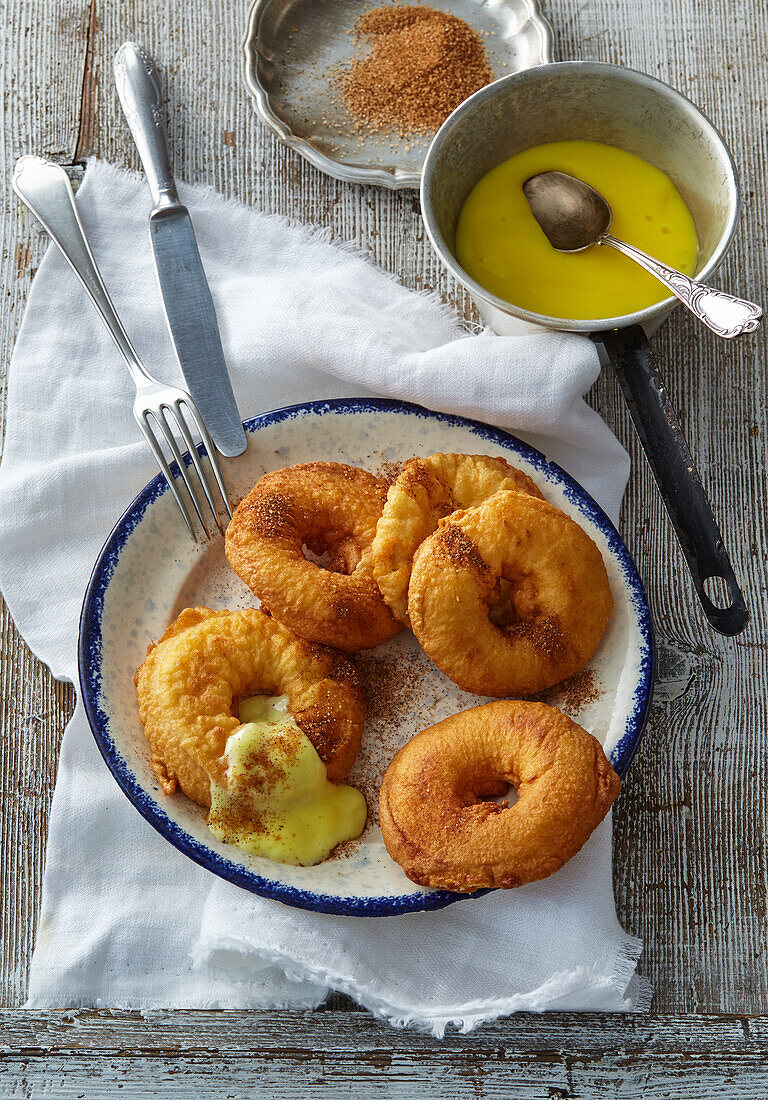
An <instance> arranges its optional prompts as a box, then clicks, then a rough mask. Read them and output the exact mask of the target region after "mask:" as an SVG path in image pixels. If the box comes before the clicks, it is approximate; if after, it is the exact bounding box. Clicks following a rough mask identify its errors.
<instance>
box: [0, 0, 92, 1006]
mask: <svg viewBox="0 0 768 1100" xmlns="http://www.w3.org/2000/svg"><path fill="white" fill-rule="evenodd" d="M83 41H84V25H83V19H82V6H81V4H80V2H79V0H9V2H8V3H7V4H6V5H4V8H3V17H2V23H1V25H0V45H1V47H2V73H3V83H4V98H3V110H2V112H0V150H1V151H2V152H1V154H0V155H1V156H2V175H3V178H4V179H5V181H6V187H4V189H3V195H2V198H1V199H0V216H1V217H2V241H1V242H0V286H2V287H3V294H2V296H0V349H1V350H0V440H1V439H2V437H3V432H4V417H5V383H6V372H7V367H8V360H9V358H10V352H11V348H12V347H13V342H14V339H15V336H16V332H17V331H18V327H19V324H20V323H21V317H22V313H23V307H24V302H25V300H26V296H27V293H28V291H29V286H30V282H31V280H32V276H33V274H34V272H35V270H36V269H37V266H38V264H39V262H40V259H41V257H42V254H43V251H44V249H45V245H46V242H45V241H44V239H43V236H42V234H40V233H39V232H38V231H37V229H36V228H34V227H33V226H32V225H31V224H30V223H31V219H30V218H28V217H27V215H26V214H25V212H24V211H23V210H22V208H21V206H20V204H19V202H18V201H17V200H16V197H15V196H14V195H13V194H12V193H11V191H10V188H9V187H8V186H7V181H8V180H9V178H10V175H11V172H12V169H13V164H14V161H15V159H16V158H17V157H18V156H20V155H21V154H23V153H42V154H45V155H48V156H52V157H54V158H56V159H57V160H62V161H66V160H71V158H72V156H73V154H74V151H75V138H76V134H77V128H78V98H77V95H76V94H75V93H76V91H77V89H78V88H79V85H80V81H81V71H82V65H83V57H84V50H83ZM3 522H8V518H7V517H3ZM73 706H74V696H73V692H72V690H71V688H69V687H68V686H66V685H64V684H58V683H56V681H54V680H53V679H52V677H51V676H50V674H49V672H48V670H47V668H45V666H44V665H42V664H40V662H39V661H37V660H36V659H35V658H34V657H33V656H32V654H31V653H30V652H29V650H28V649H27V647H26V646H25V645H24V643H23V642H22V641H21V639H20V638H19V636H18V633H17V632H16V630H15V628H14V626H13V624H12V622H11V619H10V616H9V614H8V610H7V608H6V606H5V604H4V603H3V601H2V599H1V598H0V802H2V818H1V820H0V896H2V898H3V899H4V901H3V904H2V905H1V906H0V1004H18V1003H19V1002H20V1000H22V999H23V997H24V994H25V990H26V984H27V968H28V961H29V956H30V954H31V951H32V944H33V942H34V930H35V923H36V918H37V907H38V903H39V894H40V882H41V878H42V867H43V854H44V850H45V835H46V831H47V823H48V811H49V808H50V802H51V796H52V794H53V780H54V775H55V771H56V760H57V758H58V750H59V744H60V738H61V734H62V731H63V728H64V725H65V723H66V720H67V718H68V716H69V714H70V713H71V711H72V708H73Z"/></svg>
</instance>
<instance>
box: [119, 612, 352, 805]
mask: <svg viewBox="0 0 768 1100" xmlns="http://www.w3.org/2000/svg"><path fill="white" fill-rule="evenodd" d="M136 694H137V696H138V700H139V718H140V719H141V722H142V725H143V726H144V732H145V733H146V735H147V738H148V739H149V743H150V746H151V748H152V767H153V770H154V771H155V774H156V775H157V776H158V778H159V779H160V782H161V783H162V785H163V789H164V790H165V792H166V794H173V792H174V791H175V790H176V788H177V786H178V787H181V789H182V791H183V792H184V794H185V795H187V797H188V798H191V799H192V801H193V802H197V803H198V804H199V805H201V806H210V804H211V794H210V781H211V779H213V780H215V781H216V782H217V783H218V784H220V785H221V786H226V784H227V760H226V757H225V755H224V750H225V747H226V743H227V738H228V737H229V735H230V734H231V733H232V732H233V731H234V730H236V729H238V728H239V726H240V725H241V722H240V719H239V718H238V717H237V706H238V704H239V703H240V702H241V701H242V700H243V699H245V698H248V697H249V696H252V695H260V694H264V695H287V696H288V710H289V712H290V714H291V715H292V717H293V719H294V721H295V722H296V724H297V725H298V726H299V727H300V728H301V730H302V731H303V732H304V733H305V734H306V735H307V737H308V738H309V740H310V741H311V742H312V744H313V745H314V747H315V749H316V750H317V753H318V755H319V756H320V758H321V760H322V761H323V763H324V764H325V766H326V768H327V769H328V778H329V779H330V780H332V781H333V782H338V781H339V780H340V779H343V778H344V776H345V775H346V774H347V772H348V771H349V769H350V768H351V767H352V764H353V762H354V759H355V757H356V756H357V754H358V752H359V751H360V742H361V738H362V732H363V722H364V719H365V702H364V699H363V692H362V688H361V686H360V682H359V679H358V676H357V672H356V670H355V669H354V667H353V666H352V664H351V663H350V662H349V661H348V660H347V659H346V658H345V657H342V656H341V655H340V654H338V653H334V652H333V651H332V650H330V649H326V648H324V647H322V646H318V645H312V644H310V643H309V642H305V641H302V640H301V639H300V638H296V637H294V636H293V635H292V634H291V632H290V631H289V630H287V629H286V628H285V627H284V626H282V625H281V624H280V623H278V622H277V621H276V620H275V619H271V618H270V617H269V616H268V615H266V614H265V613H264V612H263V611H260V610H258V609H256V608H249V609H247V610H245V611H211V610H210V609H209V608H207V607H191V608H187V609H186V610H185V611H182V613H181V614H180V615H179V617H178V619H176V621H175V622H174V623H172V624H171V625H170V626H169V627H168V629H167V630H166V632H165V634H164V635H163V637H162V638H161V639H160V641H159V642H158V643H157V645H150V647H149V649H148V650H147V656H146V658H145V660H144V663H143V664H142V665H141V667H140V668H139V670H138V672H137V673H136Z"/></svg>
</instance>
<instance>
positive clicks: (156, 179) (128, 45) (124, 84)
mask: <svg viewBox="0 0 768 1100" xmlns="http://www.w3.org/2000/svg"><path fill="white" fill-rule="evenodd" d="M114 69H115V84H116V85H117V94H118V96H119V97H120V103H121V105H122V108H123V111H124V113H125V117H126V119H127V120H128V125H129V127H130V130H131V133H132V134H133V140H134V141H135V142H136V148H137V149H138V150H139V156H140V157H141V163H142V164H143V166H144V172H145V173H146V176H147V182H148V183H149V189H150V191H151V192H152V198H153V200H154V202H155V207H156V208H159V207H168V206H178V205H180V204H179V197H178V195H177V194H176V184H175V183H174V180H173V172H172V171H171V154H170V150H169V148H168V134H167V133H166V129H165V109H164V106H163V90H162V85H161V84H160V74H159V73H158V71H157V66H156V65H155V63H154V61H153V60H152V58H151V57H150V56H149V54H147V53H145V52H144V50H142V48H141V47H140V46H137V45H136V43H135V42H124V43H123V45H122V46H121V47H120V49H119V50H118V51H117V53H116V54H115V62H114Z"/></svg>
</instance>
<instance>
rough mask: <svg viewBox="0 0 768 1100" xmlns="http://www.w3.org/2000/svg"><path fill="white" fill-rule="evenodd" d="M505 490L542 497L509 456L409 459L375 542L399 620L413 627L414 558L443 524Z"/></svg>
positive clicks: (381, 579) (379, 569)
mask: <svg viewBox="0 0 768 1100" xmlns="http://www.w3.org/2000/svg"><path fill="white" fill-rule="evenodd" d="M501 490H511V491H514V492H518V493H526V494H528V495H529V496H534V497H541V493H540V491H539V489H538V488H537V486H536V485H535V483H534V482H533V481H532V480H531V479H530V478H529V477H528V475H527V474H525V473H523V471H522V470H518V469H517V467H515V466H511V465H510V464H509V463H508V462H507V461H506V459H503V458H501V457H493V456H491V455H466V454H433V455H430V456H429V457H428V458H409V459H408V460H407V462H404V463H403V466H402V469H401V470H400V474H399V476H398V477H397V479H396V480H395V482H394V483H393V484H392V485H391V486H390V488H389V492H388V493H387V501H386V504H385V505H384V510H383V512H382V514H381V518H380V519H379V522H378V524H377V527H376V537H375V539H374V540H373V546H372V555H373V575H374V576H375V578H376V583H377V584H378V586H379V588H380V590H381V594H382V596H383V597H384V600H385V602H386V604H387V606H388V607H389V608H390V610H391V611H392V614H393V615H394V616H395V618H396V619H397V620H398V621H399V622H401V623H405V624H406V625H407V626H410V620H409V618H408V585H409V583H410V579H411V568H412V565H413V556H414V554H415V553H416V551H417V550H418V548H419V546H420V545H421V543H422V542H423V541H424V539H426V538H428V537H429V535H431V534H432V532H433V531H435V530H436V529H437V525H438V522H439V521H440V520H441V519H443V518H444V517H445V516H449V515H450V514H451V513H452V512H455V511H457V510H458V509H464V508H475V507H477V506H478V505H479V504H482V503H483V501H485V500H487V499H488V497H490V496H493V494H494V493H496V492H499V491H501Z"/></svg>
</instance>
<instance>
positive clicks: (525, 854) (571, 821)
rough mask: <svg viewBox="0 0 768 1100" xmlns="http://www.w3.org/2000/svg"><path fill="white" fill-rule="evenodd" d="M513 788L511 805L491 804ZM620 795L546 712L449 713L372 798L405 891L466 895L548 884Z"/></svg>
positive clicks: (591, 753)
mask: <svg viewBox="0 0 768 1100" xmlns="http://www.w3.org/2000/svg"><path fill="white" fill-rule="evenodd" d="M508 785H511V786H512V787H514V788H515V790H516V791H517V801H516V802H515V803H514V805H509V803H508V802H507V801H503V802H496V801H491V800H490V796H492V795H498V794H500V793H502V790H506V789H507V786H508ZM620 789H621V782H620V780H619V777H618V776H617V775H616V773H615V771H614V770H613V768H612V767H611V765H610V763H609V761H608V760H607V758H606V756H605V753H604V752H603V749H602V747H601V745H600V742H599V741H597V739H596V738H594V737H593V736H592V735H591V734H590V733H587V731H586V730H584V729H582V728H581V726H579V725H577V724H576V723H575V722H573V721H572V720H571V719H570V718H568V717H566V715H564V714H562V713H561V712H560V711H559V710H556V709H555V708H554V707H549V706H546V705H545V704H544V703H533V702H519V701H514V700H504V701H499V702H495V703H486V704H485V705H484V706H481V707H474V708H473V709H471V710H466V711H463V712H462V713H460V714H454V715H452V716H451V717H450V718H446V719H444V720H443V721H442V722H438V723H437V725H435V726H431V727H430V728H429V729H426V730H423V731H422V732H421V733H418V734H417V735H416V736H415V737H413V738H412V739H411V740H410V741H409V742H408V743H407V744H406V745H405V746H404V747H403V748H402V749H400V751H399V752H398V753H397V755H396V756H395V757H394V759H393V760H392V762H391V763H390V765H389V767H388V768H387V771H386V773H385V775H384V780H383V782H382V785H381V791H380V793H379V820H380V822H381V831H382V834H383V836H384V844H385V845H386V848H387V851H388V852H389V854H390V856H391V857H392V859H394V860H395V862H396V863H399V864H400V866H401V867H402V868H403V870H404V871H405V873H406V875H407V876H408V878H409V879H411V880H412V881H413V882H416V883H418V884H419V885H421V886H432V887H438V888H440V889H443V890H455V891H459V892H471V891H473V890H478V889H482V888H484V887H491V888H493V887H501V888H509V887H513V886H523V885H525V884H526V883H529V882H536V881H537V880H538V879H542V878H546V877H547V876H549V875H551V874H554V872H555V871H557V870H559V869H560V868H561V867H562V866H563V864H564V863H566V862H567V861H568V860H569V859H570V858H571V857H572V856H574V855H575V854H576V852H578V851H579V849H580V848H581V847H582V846H583V845H584V843H585V842H586V841H587V840H588V838H589V836H590V835H591V833H592V832H593V831H594V829H595V828H596V827H597V826H598V825H599V824H600V822H601V821H602V820H603V818H604V817H605V815H606V814H607V813H608V810H609V809H610V807H611V804H612V802H613V801H614V799H615V798H616V796H617V795H618V793H619V790H620Z"/></svg>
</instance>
